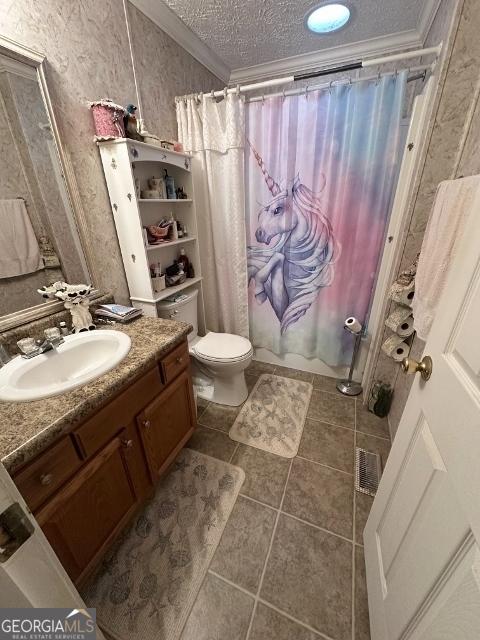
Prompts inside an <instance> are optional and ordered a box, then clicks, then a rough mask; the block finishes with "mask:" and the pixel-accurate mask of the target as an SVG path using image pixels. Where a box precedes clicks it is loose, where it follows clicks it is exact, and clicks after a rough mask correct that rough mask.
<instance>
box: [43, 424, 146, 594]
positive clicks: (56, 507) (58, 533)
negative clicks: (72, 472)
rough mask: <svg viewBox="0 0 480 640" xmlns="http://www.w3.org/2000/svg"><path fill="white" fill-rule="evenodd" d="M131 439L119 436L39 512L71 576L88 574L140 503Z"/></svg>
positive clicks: (52, 543) (80, 576)
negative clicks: (131, 472) (134, 480)
mask: <svg viewBox="0 0 480 640" xmlns="http://www.w3.org/2000/svg"><path fill="white" fill-rule="evenodd" d="M128 452H129V440H126V439H124V438H122V437H121V436H119V437H116V438H114V439H113V440H112V441H111V442H110V443H109V444H108V445H107V446H106V447H105V448H104V449H103V450H102V451H100V452H99V453H98V454H97V455H96V456H95V457H94V458H93V459H92V461H91V462H90V463H88V464H87V465H86V466H85V467H84V468H83V469H82V470H81V471H80V473H79V474H78V475H77V476H76V477H75V478H74V479H73V480H71V481H70V482H69V483H68V484H66V485H65V486H64V487H63V488H62V489H61V491H60V492H59V493H58V494H57V495H56V496H55V497H53V498H52V499H51V500H50V501H49V502H48V504H47V505H46V506H45V507H44V508H43V509H42V510H40V511H39V512H38V513H37V514H36V518H37V521H38V523H39V524H40V526H41V527H42V529H43V532H44V533H45V535H46V536H47V538H48V540H49V542H50V544H51V545H52V547H53V548H54V550H55V552H56V554H57V556H58V557H59V559H60V561H61V563H62V564H63V566H64V568H65V570H66V571H67V573H68V574H69V576H70V577H71V578H72V580H74V581H75V582H77V583H78V582H79V581H81V580H82V578H84V577H85V576H86V575H87V574H88V572H89V570H90V569H92V568H93V567H94V566H95V564H96V561H97V560H98V558H99V557H100V556H101V555H102V553H103V552H104V551H105V550H106V548H107V547H108V545H109V543H110V542H111V541H112V540H113V538H114V536H115V535H116V534H117V533H118V532H119V530H120V529H121V528H122V526H123V525H124V524H125V523H126V522H127V520H128V518H129V516H130V515H131V513H132V511H133V510H134V509H135V506H136V502H137V500H136V496H135V492H134V489H133V484H132V482H131V479H130V476H129V473H128V466H127V459H126V456H128Z"/></svg>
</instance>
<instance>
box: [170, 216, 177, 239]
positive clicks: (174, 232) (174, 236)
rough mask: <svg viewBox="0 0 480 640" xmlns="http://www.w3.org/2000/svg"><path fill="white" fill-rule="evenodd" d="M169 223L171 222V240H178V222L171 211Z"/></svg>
mask: <svg viewBox="0 0 480 640" xmlns="http://www.w3.org/2000/svg"><path fill="white" fill-rule="evenodd" d="M169 222H170V233H171V239H172V240H178V228H177V221H176V220H175V218H174V217H173V211H170V220H169Z"/></svg>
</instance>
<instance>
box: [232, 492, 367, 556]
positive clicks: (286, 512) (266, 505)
mask: <svg viewBox="0 0 480 640" xmlns="http://www.w3.org/2000/svg"><path fill="white" fill-rule="evenodd" d="M238 495H239V496H241V497H242V498H245V499H246V500H250V501H251V502H255V503H256V504H258V505H260V506H261V507H266V508H267V509H270V510H271V511H276V512H277V513H279V514H280V515H284V516H288V517H289V518H293V519H294V520H297V521H298V522H301V523H302V524H305V525H307V526H308V527H313V528H314V529H317V530H318V531H322V532H323V533H328V534H330V535H332V536H335V537H336V538H340V539H341V540H344V541H345V542H349V543H350V544H353V543H354V540H352V539H350V538H347V537H346V536H342V534H340V533H336V532H335V531H331V530H330V529H325V527H320V526H319V525H318V524H313V522H309V521H308V520H304V519H303V518H299V517H298V516H295V515H293V513H289V512H288V511H284V510H283V509H280V508H279V507H272V505H270V504H267V503H266V502H262V501H261V500H257V498H252V497H251V496H248V495H247V494H245V493H242V492H240V493H239V494H238ZM359 546H362V545H359Z"/></svg>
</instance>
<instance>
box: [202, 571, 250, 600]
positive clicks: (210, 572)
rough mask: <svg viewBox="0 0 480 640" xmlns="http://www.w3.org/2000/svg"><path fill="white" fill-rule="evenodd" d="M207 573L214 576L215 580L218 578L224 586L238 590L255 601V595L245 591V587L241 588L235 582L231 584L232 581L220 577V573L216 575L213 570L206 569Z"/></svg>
mask: <svg viewBox="0 0 480 640" xmlns="http://www.w3.org/2000/svg"><path fill="white" fill-rule="evenodd" d="M207 573H209V574H210V575H212V576H215V578H218V579H219V580H221V581H222V582H225V583H226V584H228V585H230V586H231V587H234V588H235V589H238V590H239V591H241V592H242V593H244V594H245V595H247V596H249V597H250V598H253V599H255V594H254V593H253V591H249V590H248V589H245V587H241V586H240V585H239V584H237V583H236V582H233V581H232V580H229V579H228V578H225V576H222V575H221V574H220V573H217V572H216V571H214V570H213V569H208V570H207Z"/></svg>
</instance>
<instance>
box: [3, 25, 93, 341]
mask: <svg viewBox="0 0 480 640" xmlns="http://www.w3.org/2000/svg"><path fill="white" fill-rule="evenodd" d="M0 54H3V55H4V56H6V57H8V58H11V59H13V60H16V61H17V62H20V63H23V64H26V65H28V66H29V67H33V68H34V69H35V70H36V74H37V79H38V84H39V88H40V93H41V94H42V98H43V102H44V105H45V110H46V112H47V117H48V119H49V121H50V126H51V130H52V135H53V139H54V141H55V146H56V149H57V155H58V161H59V163H60V169H61V172H62V176H63V179H64V180H65V186H66V191H67V196H68V200H69V203H70V207H71V209H72V212H73V217H74V220H75V224H76V227H77V231H78V236H79V239H80V246H81V248H82V251H83V255H84V257H85V263H86V266H87V270H88V277H89V278H90V284H92V285H95V282H96V278H95V270H94V266H93V265H94V260H93V254H92V251H91V249H90V246H89V243H88V242H87V238H88V232H87V230H88V226H87V219H86V216H85V210H84V208H83V205H82V201H81V198H80V192H79V190H78V186H77V181H76V179H75V174H74V171H73V166H72V163H71V161H70V158H69V156H68V154H67V152H66V151H65V148H64V147H63V146H62V141H61V139H60V134H59V129H58V125H57V121H56V119H55V114H54V110H53V105H52V102H51V100H50V95H49V93H48V86H47V78H46V61H47V60H46V56H45V55H44V54H42V53H39V52H38V51H35V50H34V49H30V48H29V47H26V46H25V45H22V44H20V43H18V42H15V41H14V40H11V39H10V38H6V37H5V36H2V35H0ZM87 284H88V283H87ZM92 294H93V295H92V297H98V296H99V295H100V293H99V292H98V291H97V290H96V289H94V290H93V292H92ZM63 309H64V306H63V302H61V301H58V302H53V301H49V302H41V303H40V304H38V305H35V306H34V307H29V308H26V309H21V310H20V311H15V312H14V313H10V314H8V315H4V316H0V334H1V332H2V331H6V330H8V329H13V328H15V327H18V326H21V325H23V324H26V323H28V322H32V321H33V320H37V319H38V318H44V317H45V316H49V315H52V314H54V313H58V312H59V311H63Z"/></svg>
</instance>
